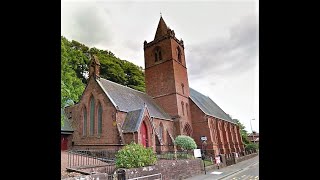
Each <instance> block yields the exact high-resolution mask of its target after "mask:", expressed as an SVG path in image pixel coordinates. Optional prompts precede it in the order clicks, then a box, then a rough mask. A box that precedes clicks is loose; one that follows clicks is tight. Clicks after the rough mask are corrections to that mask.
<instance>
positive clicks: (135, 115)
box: [122, 108, 144, 133]
mask: <svg viewBox="0 0 320 180" xmlns="http://www.w3.org/2000/svg"><path fill="white" fill-rule="evenodd" d="M143 112H144V108H143V109H138V110H134V111H129V112H128V113H127V116H126V119H125V120H124V122H123V126H122V130H123V132H124V133H128V132H137V131H138V128H139V125H140V124H141V121H142V118H143Z"/></svg>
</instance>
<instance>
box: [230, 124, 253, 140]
mask: <svg viewBox="0 0 320 180" xmlns="http://www.w3.org/2000/svg"><path fill="white" fill-rule="evenodd" d="M233 120H234V121H236V123H237V125H238V126H239V129H240V134H241V137H242V141H243V144H244V145H245V146H246V145H248V144H250V143H251V142H250V141H249V139H248V132H247V131H246V130H245V128H246V127H245V126H244V125H243V124H242V123H241V122H240V121H239V120H238V119H233Z"/></svg>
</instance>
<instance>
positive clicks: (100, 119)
mask: <svg viewBox="0 0 320 180" xmlns="http://www.w3.org/2000/svg"><path fill="white" fill-rule="evenodd" d="M143 48H144V59H145V84H146V93H144V92H140V91H137V90H134V89H131V88H129V87H126V86H123V85H120V84H117V83H114V82H111V81H109V80H107V79H104V78H101V77H100V76H99V67H100V63H99V60H98V59H97V58H96V57H95V56H93V57H92V59H91V62H90V69H89V80H88V83H87V85H86V88H85V90H84V92H83V94H82V97H81V99H80V101H79V102H78V103H77V104H75V105H73V106H70V107H67V108H66V112H68V114H71V116H72V127H73V129H74V132H73V138H72V148H74V149H114V150H118V149H120V148H121V147H122V146H123V145H125V144H129V143H130V142H132V141H134V142H136V143H139V144H142V145H143V146H145V147H152V148H153V149H154V151H165V150H172V149H173V146H172V145H173V142H174V139H175V137H177V136H178V135H188V136H191V137H192V138H193V139H194V140H195V141H196V143H197V145H198V147H199V148H201V145H202V141H201V136H206V137H207V141H206V144H207V145H206V148H207V149H213V150H214V153H215V154H225V153H231V152H241V151H243V150H244V145H243V143H242V139H241V135H240V130H239V126H237V125H236V123H235V122H234V120H233V119H231V118H230V116H228V115H227V114H226V113H225V112H224V111H223V110H222V109H221V108H220V107H219V106H218V105H217V104H216V103H215V102H213V101H212V100H211V99H210V98H209V97H208V96H206V95H203V94H201V93H199V92H198V91H196V90H195V89H193V88H190V87H189V82H188V73H187V66H186V63H187V62H186V57H185V54H184V43H183V41H182V40H178V39H177V38H176V37H175V33H174V31H173V30H171V29H170V28H168V26H167V25H166V23H165V22H164V20H163V18H162V17H161V18H160V21H159V24H158V27H157V30H156V34H155V37H154V40H153V41H151V42H147V41H144V46H143Z"/></svg>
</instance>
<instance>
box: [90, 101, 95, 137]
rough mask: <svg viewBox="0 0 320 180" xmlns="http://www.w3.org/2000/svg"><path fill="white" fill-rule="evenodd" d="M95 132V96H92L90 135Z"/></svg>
mask: <svg viewBox="0 0 320 180" xmlns="http://www.w3.org/2000/svg"><path fill="white" fill-rule="evenodd" d="M93 134H94V98H93V96H91V100H90V135H91V136H92V135H93Z"/></svg>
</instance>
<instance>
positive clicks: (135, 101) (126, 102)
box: [97, 78, 171, 120]
mask: <svg viewBox="0 0 320 180" xmlns="http://www.w3.org/2000/svg"><path fill="white" fill-rule="evenodd" d="M97 82H98V84H99V85H100V86H101V88H102V89H103V90H104V92H105V93H106V94H107V96H108V97H109V98H110V99H111V101H112V102H113V103H114V105H115V106H118V109H119V110H120V111H123V112H130V111H134V110H137V109H142V108H144V106H145V104H146V106H147V107H148V110H149V113H150V116H151V117H156V118H160V119H168V120H171V117H170V116H169V115H168V114H167V113H166V112H165V111H164V110H163V109H161V108H160V107H159V106H158V105H157V104H156V102H155V101H154V100H153V99H152V97H150V96H148V95H147V94H145V93H143V92H140V91H137V90H134V89H131V88H129V87H126V86H123V85H120V84H117V83H115V82H112V81H109V80H106V79H104V78H100V79H97Z"/></svg>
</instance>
